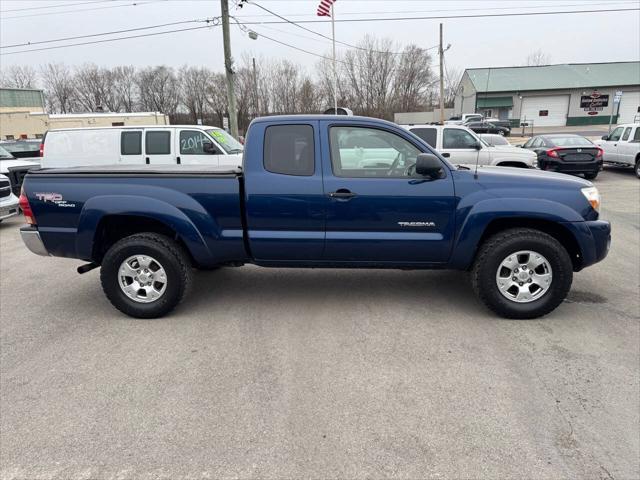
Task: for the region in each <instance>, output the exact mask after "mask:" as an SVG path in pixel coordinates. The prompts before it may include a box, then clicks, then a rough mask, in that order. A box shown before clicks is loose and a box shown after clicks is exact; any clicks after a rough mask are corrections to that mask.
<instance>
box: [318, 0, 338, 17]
mask: <svg viewBox="0 0 640 480" xmlns="http://www.w3.org/2000/svg"><path fill="white" fill-rule="evenodd" d="M335 2H336V0H320V5H318V12H317V13H318V16H319V17H330V16H331V5H333V4H334V3H335Z"/></svg>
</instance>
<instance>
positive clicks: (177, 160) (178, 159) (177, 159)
mask: <svg viewBox="0 0 640 480" xmlns="http://www.w3.org/2000/svg"><path fill="white" fill-rule="evenodd" d="M176 163H177V164H178V165H180V157H176Z"/></svg>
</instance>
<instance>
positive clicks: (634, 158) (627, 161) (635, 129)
mask: <svg viewBox="0 0 640 480" xmlns="http://www.w3.org/2000/svg"><path fill="white" fill-rule="evenodd" d="M596 145H599V146H600V147H601V148H602V149H603V150H604V163H608V164H610V165H623V166H627V167H633V168H634V169H635V172H636V176H637V177H638V178H640V123H629V124H626V125H619V126H618V127H616V128H615V130H614V131H613V132H611V133H610V134H609V135H605V136H603V137H602V140H598V141H596Z"/></svg>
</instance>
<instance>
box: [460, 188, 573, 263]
mask: <svg viewBox="0 0 640 480" xmlns="http://www.w3.org/2000/svg"><path fill="white" fill-rule="evenodd" d="M509 218H512V219H514V220H516V219H527V220H542V221H546V222H553V223H558V224H567V223H570V222H584V219H583V218H582V217H581V216H580V214H579V213H578V212H576V211H575V210H573V209H571V208H569V207H567V206H566V205H563V204H561V203H558V202H554V201H550V200H543V199H532V198H528V199H523V198H491V199H486V200H481V201H479V202H478V203H476V204H475V205H473V206H471V205H464V204H463V203H461V204H460V205H459V206H458V213H457V221H456V224H457V226H458V228H457V235H456V241H455V243H454V247H453V254H452V256H451V262H450V265H451V268H455V269H462V270H466V269H468V268H469V267H470V266H471V263H472V262H473V259H474V257H475V254H476V251H477V249H478V247H479V244H480V240H481V238H482V236H483V234H484V232H485V230H486V229H487V227H488V225H489V224H490V223H491V222H492V221H494V220H498V219H500V220H504V219H509ZM565 228H566V226H565ZM568 230H570V231H571V233H572V235H574V236H575V233H576V230H575V229H568ZM579 240H580V239H576V241H577V242H578V243H579V244H580V243H581V242H580V241H579Z"/></svg>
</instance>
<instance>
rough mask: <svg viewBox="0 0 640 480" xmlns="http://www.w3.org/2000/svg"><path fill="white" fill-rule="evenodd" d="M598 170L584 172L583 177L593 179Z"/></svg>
mask: <svg viewBox="0 0 640 480" xmlns="http://www.w3.org/2000/svg"><path fill="white" fill-rule="evenodd" d="M598 173H599V172H592V173H585V174H584V178H586V179H587V180H594V179H595V178H596V177H597V176H598Z"/></svg>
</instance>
